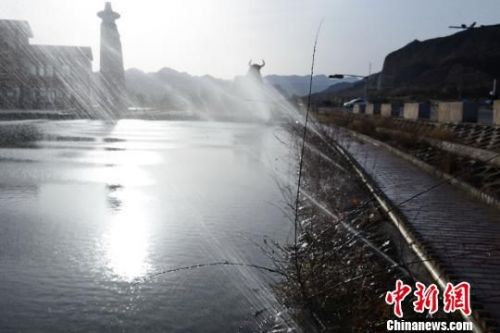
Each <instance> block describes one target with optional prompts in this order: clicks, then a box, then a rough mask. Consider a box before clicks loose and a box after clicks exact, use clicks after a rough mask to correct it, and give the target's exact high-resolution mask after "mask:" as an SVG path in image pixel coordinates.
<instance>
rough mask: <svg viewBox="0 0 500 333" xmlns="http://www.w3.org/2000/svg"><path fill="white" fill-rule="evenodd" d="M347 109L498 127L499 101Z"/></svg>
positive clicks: (372, 104) (409, 118)
mask: <svg viewBox="0 0 500 333" xmlns="http://www.w3.org/2000/svg"><path fill="white" fill-rule="evenodd" d="M321 109H323V113H327V112H326V109H328V108H321ZM335 110H338V108H335ZM346 110H347V109H346ZM351 112H352V113H354V114H366V115H368V116H381V117H386V118H403V119H407V120H415V121H434V122H437V123H453V124H458V123H478V122H479V121H482V122H483V121H485V122H486V123H489V124H492V125H496V126H500V100H496V101H494V103H493V105H492V107H491V108H490V107H488V108H485V107H484V106H483V107H481V106H480V104H479V103H478V102H474V101H452V102H444V101H440V102H432V103H431V102H420V103H417V102H414V103H405V104H403V105H401V104H399V105H398V104H390V103H384V104H379V103H368V104H366V105H362V104H356V105H354V106H353V108H352V110H351ZM485 115H486V116H485ZM485 118H488V119H487V120H485Z"/></svg>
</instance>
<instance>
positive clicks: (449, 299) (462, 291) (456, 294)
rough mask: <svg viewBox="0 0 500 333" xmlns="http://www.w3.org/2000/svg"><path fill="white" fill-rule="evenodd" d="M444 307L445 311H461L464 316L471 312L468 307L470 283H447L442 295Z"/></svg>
mask: <svg viewBox="0 0 500 333" xmlns="http://www.w3.org/2000/svg"><path fill="white" fill-rule="evenodd" d="M443 303H444V308H443V311H444V312H446V313H450V312H455V311H457V310H460V311H462V313H463V314H464V315H466V316H469V315H470V314H471V312H472V310H471V308H470V284H469V283H468V282H461V283H459V284H457V285H456V286H454V285H452V284H451V283H448V284H447V285H446V289H445V290H444V295H443Z"/></svg>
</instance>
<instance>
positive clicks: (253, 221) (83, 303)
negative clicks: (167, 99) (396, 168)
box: [0, 120, 294, 332]
mask: <svg viewBox="0 0 500 333" xmlns="http://www.w3.org/2000/svg"><path fill="white" fill-rule="evenodd" d="M13 124H19V125H16V127H15V128H13V127H12V126H13ZM5 126H7V127H5ZM2 127H5V128H8V131H7V134H5V133H3V134H0V135H3V136H4V138H3V139H2V140H0V142H1V144H0V296H1V297H0V331H1V332H10V331H13V332H14V331H15V332H18V331H20V332H32V331H37V332H59V331H60V332H69V331H82V332H83V331H84V332H91V331H162V332H237V331H241V332H251V331H255V330H257V329H258V327H259V325H262V322H263V320H264V319H265V318H266V317H269V316H272V315H273V310H272V309H273V308H275V307H276V301H275V299H274V296H273V293H272V290H271V286H270V284H271V283H272V281H273V279H274V278H275V277H276V276H272V275H270V274H269V273H264V272H260V271H256V270H255V269H252V268H248V267H234V266H210V267H204V268H198V269H191V270H184V271H178V272H172V273H166V274H161V275H155V274H156V273H158V272H162V271H165V270H169V269H173V268H177V267H182V266H189V265H194V264H206V263H211V262H221V261H226V260H227V261H231V262H240V263H251V264H260V265H267V266H269V265H271V264H270V263H269V262H268V260H267V258H266V257H265V256H264V255H263V253H262V252H261V250H260V249H259V248H258V247H257V246H256V245H255V244H254V242H256V243H259V244H262V243H263V238H264V237H265V236H267V237H270V238H272V239H275V240H278V241H282V242H284V241H285V240H286V239H287V238H288V237H289V236H290V231H291V224H290V222H289V221H288V220H287V219H286V218H285V216H284V214H283V212H282V208H284V207H285V205H286V204H285V200H284V198H283V197H282V193H281V192H280V190H279V186H278V185H277V181H278V180H279V179H281V180H283V177H284V178H287V177H292V178H289V180H293V177H294V164H293V161H292V160H293V159H292V155H291V149H290V147H289V146H288V145H286V142H287V140H288V139H287V134H286V133H285V131H284V130H283V129H281V128H279V127H274V126H263V125H255V124H234V123H216V122H212V123H210V122H161V121H156V122H155V121H150V122H148V121H139V120H124V121H120V122H118V123H116V124H110V123H104V122H100V121H34V122H21V123H8V122H5V123H0V128H2ZM15 133H20V135H19V136H18V138H17V137H16V140H10V139H6V138H5V136H6V135H9V136H12V135H13V134H15ZM29 133H36V134H35V135H33V137H31V135H30V134H29ZM263 309H267V310H266V311H264V312H263V314H261V310H263ZM256 313H258V314H259V315H255V314H256Z"/></svg>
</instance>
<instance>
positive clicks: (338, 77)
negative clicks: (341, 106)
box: [328, 74, 368, 103]
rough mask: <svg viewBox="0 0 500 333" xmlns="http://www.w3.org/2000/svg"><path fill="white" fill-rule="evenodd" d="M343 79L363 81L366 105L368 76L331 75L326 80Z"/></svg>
mask: <svg viewBox="0 0 500 333" xmlns="http://www.w3.org/2000/svg"><path fill="white" fill-rule="evenodd" d="M345 77H354V78H358V79H362V80H364V81H365V102H367V103H368V76H366V75H356V74H333V75H329V76H328V78H330V79H337V80H341V79H344V78H345Z"/></svg>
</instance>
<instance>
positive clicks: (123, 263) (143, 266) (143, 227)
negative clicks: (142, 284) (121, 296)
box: [104, 188, 150, 282]
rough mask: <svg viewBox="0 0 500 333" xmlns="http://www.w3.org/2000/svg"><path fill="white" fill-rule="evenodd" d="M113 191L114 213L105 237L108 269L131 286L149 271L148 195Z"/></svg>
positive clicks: (118, 190) (124, 189)
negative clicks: (145, 207)
mask: <svg viewBox="0 0 500 333" xmlns="http://www.w3.org/2000/svg"><path fill="white" fill-rule="evenodd" d="M112 189H115V190H116V191H114V192H112V193H111V194H110V197H111V200H112V202H113V205H112V207H111V208H113V209H114V211H113V213H112V218H111V223H110V224H109V227H108V230H107V231H106V233H105V235H104V243H105V247H106V256H107V266H108V268H109V269H110V270H111V272H112V274H113V276H114V277H115V278H116V277H118V279H121V280H124V281H128V282H130V281H132V280H134V279H136V278H140V277H143V276H144V275H145V274H147V273H148V271H149V270H150V265H149V263H148V243H149V242H148V239H149V223H148V219H147V217H146V212H145V211H144V209H142V208H143V207H144V205H143V201H144V200H145V195H144V194H143V193H141V192H140V191H139V190H135V189H131V188H128V189H127V188H112Z"/></svg>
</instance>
